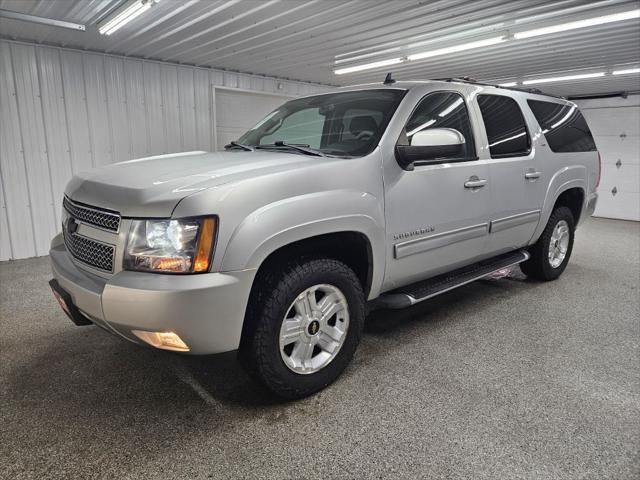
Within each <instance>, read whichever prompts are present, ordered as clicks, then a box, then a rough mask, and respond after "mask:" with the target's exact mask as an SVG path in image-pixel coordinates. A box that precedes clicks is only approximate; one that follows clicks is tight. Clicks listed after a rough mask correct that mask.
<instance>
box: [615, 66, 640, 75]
mask: <svg viewBox="0 0 640 480" xmlns="http://www.w3.org/2000/svg"><path fill="white" fill-rule="evenodd" d="M632 73H640V68H628V69H626V70H614V71H613V72H611V75H631V74H632Z"/></svg>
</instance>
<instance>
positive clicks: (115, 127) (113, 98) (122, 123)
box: [104, 57, 132, 162]
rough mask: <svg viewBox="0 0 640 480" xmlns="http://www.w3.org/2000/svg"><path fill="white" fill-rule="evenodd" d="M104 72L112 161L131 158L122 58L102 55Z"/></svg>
mask: <svg viewBox="0 0 640 480" xmlns="http://www.w3.org/2000/svg"><path fill="white" fill-rule="evenodd" d="M104 72H105V88H106V95H107V104H106V105H107V112H108V114H109V125H110V126H111V131H110V135H111V139H112V142H111V144H112V158H113V161H114V162H122V161H124V160H130V159H131V158H132V156H131V140H130V138H129V135H130V131H129V122H128V118H127V96H126V89H125V86H124V64H123V62H122V59H120V58H116V57H104Z"/></svg>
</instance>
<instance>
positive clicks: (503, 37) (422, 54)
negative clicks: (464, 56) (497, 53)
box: [407, 35, 507, 60]
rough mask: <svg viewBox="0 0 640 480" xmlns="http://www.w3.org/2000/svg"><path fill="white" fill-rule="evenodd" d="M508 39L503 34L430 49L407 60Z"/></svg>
mask: <svg viewBox="0 0 640 480" xmlns="http://www.w3.org/2000/svg"><path fill="white" fill-rule="evenodd" d="M506 39H507V37H505V36H504V35H502V36H500V37H492V38H487V39H485V40H479V41H477V42H470V43H463V44H461V45H454V46H453V47H445V48H439V49H437V50H428V51H426V52H420V53H414V54H412V55H408V56H407V60H422V59H423V58H430V57H437V56H439V55H446V54H448V53H456V52H462V51H464V50H471V49H473V48H480V47H488V46H489V45H496V44H498V43H502V42H504V41H505V40H506Z"/></svg>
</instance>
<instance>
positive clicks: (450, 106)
mask: <svg viewBox="0 0 640 480" xmlns="http://www.w3.org/2000/svg"><path fill="white" fill-rule="evenodd" d="M434 129H452V130H456V131H458V132H460V133H461V134H462V136H463V137H464V140H465V141H464V144H463V145H462V146H461V150H460V152H459V153H456V154H453V155H445V156H443V157H442V159H443V160H451V159H456V160H472V159H475V146H474V142H473V132H472V130H471V122H470V121H469V112H468V111H467V106H466V105H465V102H464V99H463V98H462V96H461V95H460V94H459V93H457V92H435V93H430V94H429V95H427V96H426V97H424V98H423V99H422V100H421V101H420V103H419V104H418V106H417V107H416V109H415V110H414V111H413V113H412V114H411V117H410V118H409V120H408V121H407V124H406V126H405V128H404V130H403V132H402V134H401V136H400V139H399V141H398V144H400V145H412V141H413V137H414V136H415V135H416V134H417V133H418V132H423V131H428V130H434Z"/></svg>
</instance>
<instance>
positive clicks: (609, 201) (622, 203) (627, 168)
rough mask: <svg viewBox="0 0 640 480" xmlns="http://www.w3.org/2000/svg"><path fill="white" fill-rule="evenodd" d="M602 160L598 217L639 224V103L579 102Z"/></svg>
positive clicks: (635, 98) (631, 100) (631, 99)
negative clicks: (637, 222) (636, 221)
mask: <svg viewBox="0 0 640 480" xmlns="http://www.w3.org/2000/svg"><path fill="white" fill-rule="evenodd" d="M580 104H581V110H582V112H583V114H584V116H585V117H586V119H587V122H588V123H589V127H590V128H591V130H592V132H593V137H594V139H595V141H596V145H597V147H598V150H599V151H600V155H601V158H602V178H601V180H600V188H599V189H598V191H599V193H600V198H599V200H598V206H597V208H596V211H595V214H594V215H595V216H597V217H608V218H620V219H624V220H640V106H639V104H640V99H639V98H638V96H637V95H634V96H630V97H629V98H627V99H622V98H617V99H603V100H600V101H599V102H598V101H596V100H589V101H587V102H584V103H582V102H580Z"/></svg>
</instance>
